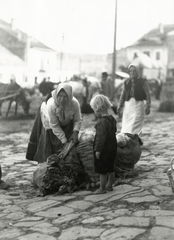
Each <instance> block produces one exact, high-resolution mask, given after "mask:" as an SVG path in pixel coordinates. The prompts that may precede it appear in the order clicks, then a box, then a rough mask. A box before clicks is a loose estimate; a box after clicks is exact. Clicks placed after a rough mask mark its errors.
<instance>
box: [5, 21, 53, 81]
mask: <svg viewBox="0 0 174 240" xmlns="http://www.w3.org/2000/svg"><path fill="white" fill-rule="evenodd" d="M56 61H57V52H56V51H55V50H53V49H51V48H49V47H48V46H46V45H45V44H43V43H41V42H40V41H38V40H36V39H34V38H33V37H30V36H28V35H27V34H26V33H24V32H23V31H21V30H19V29H17V28H15V23H14V20H12V21H11V23H7V22H5V21H3V20H2V19H0V81H5V82H8V81H9V80H10V78H11V77H12V76H13V77H15V78H16V81H17V82H18V83H19V84H21V85H33V84H34V81H36V78H38V77H40V78H43V77H44V73H45V72H47V71H48V69H49V67H50V65H51V66H56V65H57V62H56ZM41 80H42V79H41Z"/></svg>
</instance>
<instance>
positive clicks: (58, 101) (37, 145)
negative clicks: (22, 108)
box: [26, 83, 82, 163]
mask: <svg viewBox="0 0 174 240" xmlns="http://www.w3.org/2000/svg"><path fill="white" fill-rule="evenodd" d="M81 123H82V116H81V110H80V104H79V102H78V100H77V99H76V98H75V97H73V91H72V87H71V86H70V85H69V84H67V83H60V84H58V86H57V88H56V89H55V90H54V91H53V92H52V94H51V97H50V98H49V99H47V100H46V101H45V102H43V103H42V104H41V107H40V108H39V110H38V113H37V115H36V119H35V122H34V125H33V129H32V132H31V135H30V141H29V144H28V148H27V153H26V159H28V160H34V161H37V162H38V163H41V162H45V161H46V160H47V158H48V157H49V156H50V155H52V154H56V153H57V152H58V151H60V149H62V147H63V146H64V144H66V143H67V141H69V140H71V139H72V140H73V142H74V143H77V142H78V133H79V130H80V127H81Z"/></svg>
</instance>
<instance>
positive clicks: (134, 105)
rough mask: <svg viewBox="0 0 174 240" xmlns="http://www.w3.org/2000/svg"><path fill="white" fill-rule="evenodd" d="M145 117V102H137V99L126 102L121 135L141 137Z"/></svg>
mask: <svg viewBox="0 0 174 240" xmlns="http://www.w3.org/2000/svg"><path fill="white" fill-rule="evenodd" d="M144 116H145V109H144V101H136V100H135V98H130V100H129V101H125V106H124V110H123V119H122V129H121V133H130V134H138V135H139V137H140V136H141V133H142V128H143V124H144Z"/></svg>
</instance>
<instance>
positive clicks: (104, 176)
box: [90, 94, 117, 194]
mask: <svg viewBox="0 0 174 240" xmlns="http://www.w3.org/2000/svg"><path fill="white" fill-rule="evenodd" d="M90 105H91V107H92V109H93V110H94V112H95V114H96V115H98V116H99V118H100V119H99V120H98V121H97V123H96V125H95V129H96V134H95V138H94V145H93V151H94V169H95V172H96V173H99V174H100V188H99V189H98V190H97V191H96V192H95V193H96V194H103V193H106V190H107V191H112V190H113V188H112V185H113V183H114V179H115V172H114V160H115V157H116V154H117V141H116V131H117V127H116V124H117V123H116V120H115V118H114V117H113V116H112V115H110V114H109V113H108V110H109V109H110V108H111V106H112V104H111V102H110V101H109V99H108V97H106V96H104V95H102V94H96V95H95V96H94V97H93V98H92V99H91V101H90Z"/></svg>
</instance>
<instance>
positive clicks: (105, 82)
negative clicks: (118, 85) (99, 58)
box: [101, 72, 115, 102]
mask: <svg viewBox="0 0 174 240" xmlns="http://www.w3.org/2000/svg"><path fill="white" fill-rule="evenodd" d="M101 87H102V94H103V95H105V96H107V97H108V98H109V100H110V101H111V102H112V101H113V100H114V89H115V86H114V80H113V79H112V78H111V77H109V76H108V73H107V72H102V81H101Z"/></svg>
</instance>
